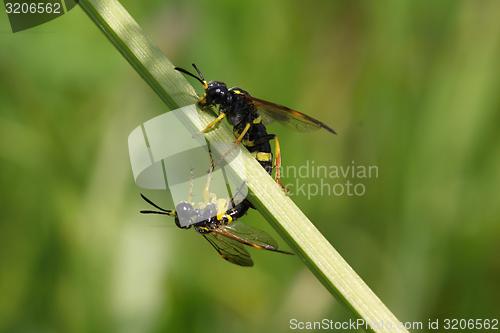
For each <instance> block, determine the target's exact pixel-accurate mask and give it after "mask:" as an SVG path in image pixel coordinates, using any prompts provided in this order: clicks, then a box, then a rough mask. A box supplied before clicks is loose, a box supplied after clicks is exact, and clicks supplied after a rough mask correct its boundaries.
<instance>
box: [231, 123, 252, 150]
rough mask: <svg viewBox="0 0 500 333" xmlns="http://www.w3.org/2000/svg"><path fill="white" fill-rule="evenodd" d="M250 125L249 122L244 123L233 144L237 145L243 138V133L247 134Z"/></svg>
mask: <svg viewBox="0 0 500 333" xmlns="http://www.w3.org/2000/svg"><path fill="white" fill-rule="evenodd" d="M251 126H252V125H251V124H250V123H247V124H246V125H245V128H243V131H241V133H240V135H239V136H238V138H236V141H235V142H234V143H235V144H237V145H239V144H240V143H241V141H242V140H243V138H244V137H245V135H246V134H247V132H248V130H249V129H250V127H251Z"/></svg>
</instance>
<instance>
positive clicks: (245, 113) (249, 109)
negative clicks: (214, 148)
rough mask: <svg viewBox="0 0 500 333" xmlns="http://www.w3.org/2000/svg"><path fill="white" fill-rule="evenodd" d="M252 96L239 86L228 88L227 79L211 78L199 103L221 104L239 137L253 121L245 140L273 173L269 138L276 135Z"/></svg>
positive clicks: (247, 146)
mask: <svg viewBox="0 0 500 333" xmlns="http://www.w3.org/2000/svg"><path fill="white" fill-rule="evenodd" d="M249 96H250V95H249V94H248V92H246V91H244V90H243V89H240V88H236V87H235V88H230V89H227V87H226V85H225V84H224V83H223V82H219V81H210V82H209V83H208V87H207V89H206V95H205V98H204V99H203V100H202V101H201V102H199V104H200V106H201V107H204V106H207V105H208V106H212V105H218V106H219V112H223V113H225V114H226V118H227V119H228V120H229V122H230V124H231V125H232V126H233V133H234V135H235V137H238V136H239V135H240V134H241V133H242V131H243V129H244V128H245V126H246V124H250V129H249V130H248V132H247V133H246V135H245V137H244V138H243V140H242V142H241V143H242V144H243V145H244V146H245V147H246V148H247V149H248V151H250V152H251V153H253V154H254V155H255V157H256V159H257V161H258V162H259V163H260V164H261V165H262V167H263V168H264V169H265V170H266V171H267V173H269V174H271V173H272V171H273V163H272V156H273V155H272V150H271V145H270V143H269V141H271V140H272V139H274V137H275V135H274V134H269V133H268V132H267V129H266V126H265V125H264V124H263V123H262V120H261V117H260V114H259V112H258V110H257V108H256V107H255V105H254V104H253V103H252V101H251V99H250V98H249ZM261 153H263V154H261Z"/></svg>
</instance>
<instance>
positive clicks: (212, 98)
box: [175, 64, 336, 185]
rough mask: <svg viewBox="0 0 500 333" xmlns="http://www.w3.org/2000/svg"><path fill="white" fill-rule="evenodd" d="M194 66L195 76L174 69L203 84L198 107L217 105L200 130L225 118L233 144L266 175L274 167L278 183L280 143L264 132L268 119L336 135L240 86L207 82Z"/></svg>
mask: <svg viewBox="0 0 500 333" xmlns="http://www.w3.org/2000/svg"><path fill="white" fill-rule="evenodd" d="M193 67H194V69H195V70H196V73H197V74H198V75H194V74H193V73H191V72H189V71H187V70H185V69H183V68H179V67H175V69H176V70H177V71H179V72H182V73H184V74H186V75H189V76H191V77H193V78H195V79H196V80H198V81H199V82H200V83H201V84H202V85H203V88H204V89H205V92H204V94H203V95H202V96H200V97H199V99H198V106H199V107H200V108H201V109H205V108H209V107H218V110H219V115H218V117H217V118H216V119H214V120H213V121H212V122H210V123H209V124H208V125H207V126H206V127H205V129H203V132H208V131H210V130H212V129H213V128H215V127H216V126H217V124H218V123H219V122H220V121H221V120H222V119H224V118H227V119H228V120H229V122H230V123H231V125H232V126H233V133H234V135H235V137H236V143H237V144H240V143H242V144H243V145H244V146H245V147H246V148H247V149H248V150H249V151H250V152H251V153H252V154H253V155H254V156H255V158H256V159H257V161H259V163H260V164H261V165H262V166H263V167H264V169H265V170H266V171H267V172H268V173H269V174H272V170H273V167H274V168H275V169H276V172H275V180H276V182H277V183H278V184H280V185H281V182H280V167H281V151H280V144H279V140H278V137H277V136H276V135H275V134H270V133H268V132H267V129H266V125H267V124H268V123H269V122H270V121H272V120H277V121H280V122H282V123H284V124H287V125H290V126H292V127H293V128H294V129H297V130H301V131H307V130H316V129H321V128H323V129H325V130H327V131H328V132H330V133H333V134H336V132H335V130H334V129H332V128H331V127H329V126H328V125H326V124H324V123H322V122H321V121H319V120H317V119H314V118H312V117H310V116H308V115H306V114H303V113H301V112H299V111H295V110H292V109H290V108H288V107H286V106H283V105H279V104H275V103H272V102H268V101H264V100H262V99H259V98H255V97H253V96H251V95H250V94H249V93H248V92H246V91H244V90H243V89H240V88H236V87H235V88H227V86H226V84H225V83H224V82H220V81H206V80H205V78H204V76H203V74H202V73H201V71H200V70H199V69H198V67H196V65H195V64H193ZM273 139H274V141H275V148H274V154H275V156H274V163H273V155H272V151H271V145H270V143H269V141H271V140H273Z"/></svg>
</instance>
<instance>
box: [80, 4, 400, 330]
mask: <svg viewBox="0 0 500 333" xmlns="http://www.w3.org/2000/svg"><path fill="white" fill-rule="evenodd" d="M79 4H80V6H81V8H82V9H83V10H84V11H85V12H86V13H87V14H88V16H89V17H90V18H91V20H92V21H93V22H94V23H95V24H96V25H97V26H98V27H99V28H100V29H101V31H102V32H103V33H104V34H105V35H106V36H107V38H108V39H109V40H110V41H111V43H112V44H113V45H114V46H115V47H116V48H117V49H118V51H119V52H120V53H121V54H122V55H123V56H124V57H125V59H126V60H127V61H128V62H129V63H130V64H131V65H132V67H133V68H134V69H135V70H136V71H137V72H138V73H139V75H140V76H141V77H142V78H143V79H144V80H145V81H146V83H148V84H149V85H150V86H151V88H152V89H153V90H154V91H155V92H156V93H157V94H158V96H159V97H160V98H161V99H162V101H163V102H164V103H165V104H166V106H167V107H169V108H170V109H176V108H178V107H182V106H186V105H189V104H193V102H194V101H195V99H194V98H193V95H194V89H193V87H192V86H191V85H190V84H189V83H188V82H187V80H186V79H185V78H184V77H183V76H182V75H181V74H180V73H178V72H177V71H175V70H174V66H173V65H172V63H170V61H169V60H168V59H167V58H166V57H165V55H164V54H162V53H161V52H160V51H159V50H158V49H157V48H156V47H155V46H153V45H152V43H151V42H150V41H149V40H148V39H147V38H146V37H145V35H144V33H143V32H142V30H141V28H140V27H139V25H138V24H137V23H136V22H135V21H134V19H133V18H132V17H131V16H130V15H129V13H128V12H127V11H126V10H125V9H124V8H123V6H122V5H121V4H120V3H119V2H118V1H116V0H80V1H79ZM210 120H211V116H210V115H208V114H207V115H205V116H204V117H202V118H201V120H200V119H198V118H197V119H192V121H193V123H194V124H195V126H197V127H198V128H200V129H201V128H203V127H204V125H205V124H207V123H208V122H209V121H210ZM207 137H208V139H209V140H210V139H217V141H219V140H234V138H233V137H232V134H231V133H230V132H229V131H226V130H222V129H220V130H217V131H214V132H212V133H210V134H208V136H207ZM244 155H245V156H244V158H245V163H246V167H247V173H249V174H250V175H251V177H249V179H248V188H249V189H250V191H251V192H252V193H251V197H250V200H251V201H252V203H253V204H254V205H255V206H256V207H257V208H258V209H259V211H260V212H261V214H262V215H263V216H264V217H265V218H266V219H267V221H269V223H271V225H272V226H273V227H274V228H275V229H276V230H277V231H278V232H279V234H280V235H281V237H283V239H284V240H285V241H286V242H287V243H288V245H289V246H290V247H291V248H292V249H293V250H294V251H295V252H296V253H297V254H298V255H299V256H300V258H301V259H302V260H303V261H304V262H305V264H306V265H307V266H308V267H309V269H310V270H311V271H312V272H313V273H314V274H315V275H316V277H317V278H318V279H319V280H320V281H321V283H322V284H323V285H324V286H325V287H326V288H327V289H328V290H329V291H330V292H331V293H332V294H334V295H335V296H337V298H338V299H339V300H340V301H342V302H343V303H344V304H346V305H347V306H348V307H349V308H351V309H352V310H353V311H354V313H356V314H357V315H358V316H359V317H360V318H362V319H364V320H365V322H367V323H374V324H376V325H375V327H373V328H369V329H368V330H369V331H373V332H407V331H406V329H404V328H403V327H401V326H400V323H399V321H398V320H397V319H396V317H395V316H394V315H393V314H392V313H391V312H390V310H389V309H387V307H386V306H385V305H384V304H383V303H382V302H381V301H380V299H379V298H378V297H377V296H376V295H375V294H374V293H373V292H372V291H371V290H370V288H369V287H368V286H367V285H366V284H365V283H364V282H363V280H362V279H361V278H360V277H359V276H358V275H357V274H356V272H354V270H353V269H352V268H351V267H350V266H349V264H348V263H347V262H346V261H345V260H344V259H343V258H342V257H341V256H340V254H339V253H338V252H337V251H336V250H335V249H334V248H333V247H332V246H331V244H330V243H329V242H328V241H327V240H326V239H325V238H324V237H323V235H322V234H321V233H320V232H319V231H318V230H317V229H316V227H315V226H314V225H313V224H312V223H311V221H309V219H308V218H307V217H306V216H305V215H304V214H303V213H302V211H301V210H300V209H299V208H298V207H297V206H296V205H295V204H294V203H293V201H292V200H291V199H290V198H288V197H287V196H285V195H284V193H283V191H282V190H281V189H280V188H279V187H278V186H277V185H276V184H275V182H274V180H273V179H272V178H271V177H270V176H269V175H268V174H267V173H266V172H265V170H264V169H263V168H262V167H261V166H260V164H259V163H258V162H257V161H256V160H255V159H254V158H252V156H251V155H250V154H249V153H247V152H246V151H245V154H244ZM236 172H238V170H236Z"/></svg>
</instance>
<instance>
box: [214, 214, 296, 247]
mask: <svg viewBox="0 0 500 333" xmlns="http://www.w3.org/2000/svg"><path fill="white" fill-rule="evenodd" d="M213 232H214V233H217V234H219V235H221V236H224V237H226V238H229V239H232V240H235V241H238V242H240V243H242V244H245V245H248V246H251V247H253V248H256V249H260V250H268V251H274V252H280V253H284V254H293V253H291V252H287V251H282V250H279V249H278V243H277V242H276V241H275V240H274V238H272V237H271V236H269V235H268V234H267V233H266V232H264V231H262V230H260V229H256V228H253V227H250V226H248V225H247V224H244V223H242V222H238V221H236V222H233V223H230V224H227V225H224V226H220V227H219V228H217V229H215V230H214V231H213Z"/></svg>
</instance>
